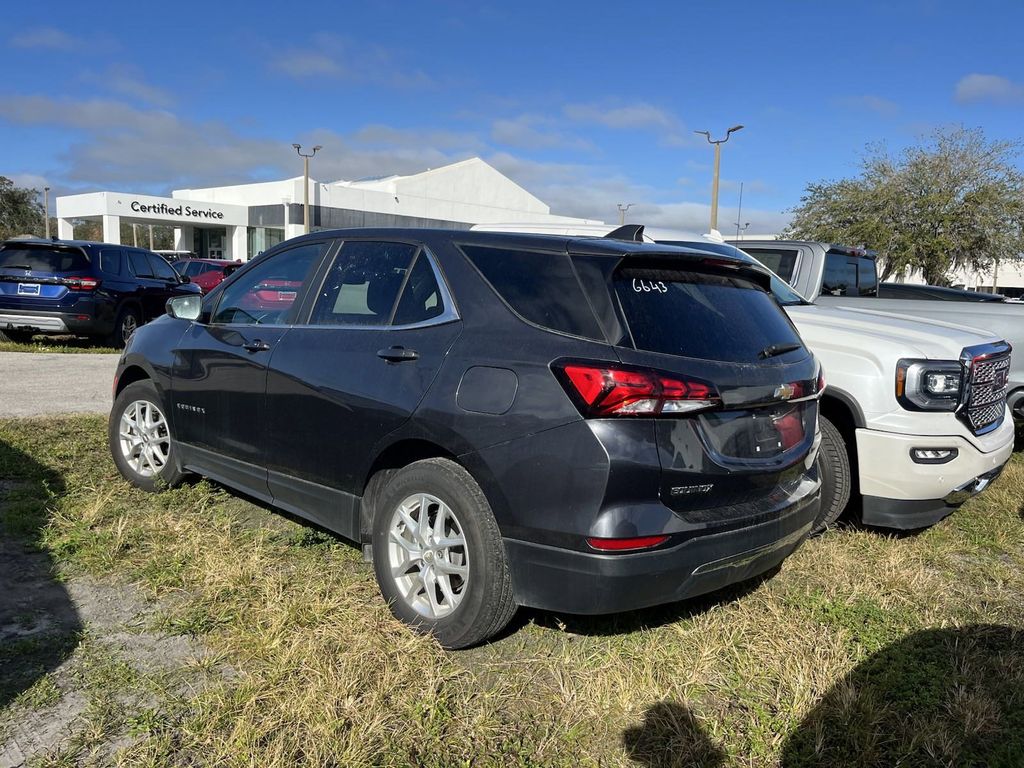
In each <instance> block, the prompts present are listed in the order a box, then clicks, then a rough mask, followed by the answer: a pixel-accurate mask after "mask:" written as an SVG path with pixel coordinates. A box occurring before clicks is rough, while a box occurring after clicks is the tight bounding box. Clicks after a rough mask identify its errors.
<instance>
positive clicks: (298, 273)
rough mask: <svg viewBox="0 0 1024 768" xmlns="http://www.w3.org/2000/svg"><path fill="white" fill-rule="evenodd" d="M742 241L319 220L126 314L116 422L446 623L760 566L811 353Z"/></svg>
mask: <svg viewBox="0 0 1024 768" xmlns="http://www.w3.org/2000/svg"><path fill="white" fill-rule="evenodd" d="M768 286H769V275H768V273H766V272H765V271H764V270H763V269H761V268H760V267H759V266H755V265H752V264H750V263H748V262H744V261H740V260H738V259H733V258H728V257H722V256H719V255H716V254H710V253H706V252H700V251H696V250H692V249H691V250H687V249H682V248H672V247H666V246H651V245H645V244H642V243H632V242H628V243H627V242H621V241H618V240H612V239H602V238H569V237H547V236H531V235H508V234H497V233H480V232H452V231H435V230H386V229H381V230H372V229H369V230H338V231H325V232H317V233H315V234H311V235H307V236H304V237H300V238H297V239H294V240H291V241H288V242H286V243H282V244H281V245H279V246H277V247H275V248H274V249H272V250H271V251H268V252H267V253H265V254H264V255H262V256H261V257H259V258H258V259H256V260H255V261H253V262H250V263H248V264H247V265H245V266H244V267H242V268H241V269H239V270H238V271H237V272H236V273H235V274H233V275H231V276H230V277H229V278H228V279H227V280H225V281H224V282H223V283H222V284H221V285H219V286H218V287H217V288H216V289H215V290H214V291H212V292H211V293H210V294H209V295H208V296H206V297H205V298H204V299H202V300H201V301H200V299H198V298H193V297H189V298H186V299H180V298H179V299H174V300H172V301H171V302H170V306H169V315H168V316H167V317H165V318H161V319H160V320H158V321H157V322H155V323H152V324H150V325H149V326H146V327H145V328H142V329H140V330H139V331H138V332H137V333H136V334H135V336H133V337H132V340H131V342H130V343H129V345H128V348H127V349H126V351H125V354H124V356H123V358H122V360H121V363H120V365H119V366H118V369H117V380H116V383H115V396H116V400H115V403H114V408H113V411H112V413H111V416H110V449H111V452H112V455H113V458H114V461H115V462H116V463H117V466H118V468H119V469H120V470H121V472H122V473H123V474H124V476H125V477H126V478H128V479H129V480H130V481H131V482H133V483H135V484H136V485H138V486H140V487H142V488H147V489H151V490H155V489H157V488H158V487H160V485H161V484H162V483H169V484H174V483H177V482H180V481H181V480H182V479H183V478H184V477H185V476H186V474H188V473H196V474H199V475H204V476H207V477H211V478H214V479H216V480H218V481H220V482H222V483H224V484H226V485H229V486H231V487H233V488H237V489H239V490H241V491H244V492H245V493H248V494H251V495H252V496H255V497H257V498H260V499H263V500H265V501H266V502H269V503H271V504H274V505H276V506H278V507H280V508H282V509H284V510H287V511H289V512H292V513H294V514H297V515H301V516H303V517H305V518H307V519H309V520H312V521H314V522H316V523H318V524H320V525H322V526H325V527H327V528H329V529H330V530H332V531H335V532H337V533H338V534H340V535H342V536H344V537H346V538H348V539H350V540H352V541H353V542H357V543H359V544H361V545H362V546H363V547H364V551H365V552H366V553H367V555H368V556H370V557H372V559H373V563H374V567H375V570H376V576H377V580H378V582H379V584H380V588H381V591H382V593H383V595H384V597H385V599H386V600H387V601H388V603H389V604H390V606H391V609H392V610H393V611H394V613H395V615H396V616H398V617H399V618H401V619H403V620H404V621H406V622H408V623H410V624H412V625H413V626H415V627H417V628H420V629H421V630H424V631H430V632H432V633H434V634H435V635H436V636H437V638H438V639H439V640H440V641H441V643H443V644H444V645H445V646H447V647H452V648H456V647H463V646H467V645H471V644H473V643H476V642H479V641H481V640H483V639H485V638H488V637H490V636H492V635H494V634H495V633H496V632H498V631H499V630H501V628H502V627H504V626H505V624H506V623H507V622H508V621H509V619H510V618H511V616H512V614H513V612H514V611H515V609H516V606H519V605H526V606H533V607H537V608H541V609H548V610H553V611H564V612H569V613H586V614H597V613H610V612H616V611H626V610H631V609H636V608H642V607H644V606H651V605H655V604H658V603H665V602H670V601H675V600H681V599H683V598H687V597H691V596H693V595H699V594H702V593H706V592H708V591H711V590H715V589H718V588H720V587H722V586H725V585H727V584H731V583H733V582H736V581H740V580H743V579H747V578H750V577H753V576H755V575H757V574H760V573H762V572H764V571H766V570H768V569H770V568H772V567H774V566H775V565H777V564H778V563H779V562H781V561H782V560H783V558H785V557H786V556H787V555H788V554H789V553H790V552H792V551H793V550H794V549H795V548H796V547H797V546H798V545H799V544H800V543H801V542H802V541H803V539H804V537H805V536H806V535H807V533H808V531H809V530H810V527H811V523H812V521H813V520H814V519H815V516H816V514H817V511H818V495H819V485H820V484H819V480H818V476H817V472H816V470H815V469H814V458H815V452H816V450H817V445H818V440H819V438H818V426H817V417H818V398H819V396H820V393H821V388H822V386H823V382H822V380H821V376H820V370H819V367H818V364H817V362H816V361H815V359H814V358H813V356H812V355H811V354H810V353H809V352H808V351H807V349H806V348H805V347H804V346H803V344H802V343H801V341H800V339H799V337H798V336H797V333H796V331H795V330H794V328H793V326H792V325H791V324H790V322H789V320H788V319H787V318H786V316H785V315H784V314H783V313H782V311H781V310H779V308H778V307H777V306H776V304H775V302H774V301H773V300H772V298H771V295H770V294H769V293H768Z"/></svg>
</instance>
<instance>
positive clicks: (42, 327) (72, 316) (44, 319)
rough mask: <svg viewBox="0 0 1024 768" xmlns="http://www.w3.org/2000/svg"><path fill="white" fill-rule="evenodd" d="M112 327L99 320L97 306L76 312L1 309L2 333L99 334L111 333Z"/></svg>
mask: <svg viewBox="0 0 1024 768" xmlns="http://www.w3.org/2000/svg"><path fill="white" fill-rule="evenodd" d="M83 318H85V319H83ZM110 325H111V324H110V323H102V322H99V321H98V320H97V318H96V311H95V306H90V307H88V308H87V309H76V310H75V311H74V312H37V311H32V310H25V309H20V310H10V309H0V331H3V330H11V331H31V332H32V333H80V334H99V333H110V332H111V331H112V330H113V327H105V326H110Z"/></svg>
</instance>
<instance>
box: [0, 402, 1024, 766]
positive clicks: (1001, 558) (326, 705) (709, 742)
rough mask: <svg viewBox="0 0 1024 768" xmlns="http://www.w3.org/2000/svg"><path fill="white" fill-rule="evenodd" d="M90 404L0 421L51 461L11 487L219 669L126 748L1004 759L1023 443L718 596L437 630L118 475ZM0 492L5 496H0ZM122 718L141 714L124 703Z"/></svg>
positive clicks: (44, 522) (268, 760)
mask: <svg viewBox="0 0 1024 768" xmlns="http://www.w3.org/2000/svg"><path fill="white" fill-rule="evenodd" d="M103 435H104V429H103V424H102V422H101V421H100V420H99V419H96V418H93V417H78V418H68V419H60V420H49V421H33V422H27V421H22V422H6V423H3V422H0V476H6V475H9V474H17V473H18V472H19V469H18V467H16V466H12V461H10V460H9V461H7V462H6V463H5V459H4V453H3V451H4V446H5V445H6V446H11V447H13V448H17V449H19V450H21V451H24V452H25V453H26V454H27V455H30V456H32V457H33V458H34V459H35V461H37V462H38V463H39V464H40V465H41V466H44V467H47V468H49V471H53V472H56V473H57V474H59V475H60V476H62V477H63V488H64V490H63V491H61V492H60V493H55V494H52V495H51V496H49V497H46V496H45V494H38V496H39V498H36V499H35V500H34V501H33V500H28V499H26V500H23V503H20V504H19V505H16V506H14V507H11V508H10V509H9V511H8V513H7V519H6V520H5V521H4V522H5V524H6V525H7V527H8V528H10V529H12V530H20V531H22V532H23V533H28V535H36V533H35V532H36V531H38V537H39V540H40V543H41V545H42V546H43V547H44V548H45V549H46V550H47V551H49V552H50V553H51V555H52V556H53V557H54V559H55V560H56V561H58V562H60V563H61V564H62V567H63V568H64V569H65V570H66V571H67V572H68V573H71V574H73V573H75V572H88V573H90V574H95V575H101V576H104V577H108V578H114V579H117V580H122V581H130V582H134V583H137V584H139V585H141V586H142V588H143V589H144V590H145V592H146V594H147V595H149V596H150V597H151V598H152V599H153V600H154V601H157V604H158V605H159V606H160V610H161V613H160V620H159V621H160V626H161V627H162V628H163V630H164V631H166V632H168V633H173V634H188V635H194V636H197V637H199V638H201V640H202V641H203V643H204V644H205V645H206V646H207V647H209V648H210V649H212V651H213V654H214V658H216V659H217V660H218V663H219V662H220V661H224V662H226V663H227V664H228V665H230V668H231V669H232V670H234V671H235V673H234V674H232V675H229V676H222V677H219V678H217V679H216V681H215V682H213V683H212V684H210V685H208V686H206V687H205V688H204V689H203V690H202V691H200V692H198V693H195V694H193V693H181V692H167V693H165V694H164V695H163V696H162V697H161V698H160V699H159V701H158V704H157V705H156V706H154V707H152V708H151V710H150V711H149V713H148V714H147V715H146V717H145V718H141V722H142V725H141V726H137V727H136V732H137V736H138V738H137V739H136V740H135V741H134V742H132V743H130V744H129V745H128V746H127V747H126V749H125V750H124V751H122V752H121V753H120V754H119V755H118V757H117V759H118V760H119V761H120V762H121V763H122V764H125V765H153V766H157V765H160V766H162V765H169V764H171V765H228V766H256V765H258V766H294V765H311V766H314V765H315V766H370V765H395V766H404V765H422V766H459V765H466V766H469V765H472V766H487V765H494V766H499V765H500V766H507V765H522V766H534V765H594V766H597V765H602V766H616V765H638V764H639V765H657V766H662V765H664V766H670V765H678V766H691V765H708V766H712V765H714V766H717V765H730V766H775V765H784V766H811V765H822V766H826V765H828V766H834V765H864V766H869V765H871V766H873V765H894V764H897V763H898V764H900V765H904V766H925V765H968V764H976V765H990V766H997V765H1004V766H1012V765H1020V764H1021V763H1022V762H1024V634H1019V633H1018V632H1020V631H1021V630H1024V597H1022V596H1024V568H1022V566H1024V532H1022V529H1024V523H1022V519H1021V515H1022V506H1024V461H1022V457H1021V456H1020V455H1018V456H1016V457H1015V458H1014V460H1013V463H1012V465H1011V466H1010V468H1009V469H1008V470H1007V472H1006V473H1005V474H1004V476H1003V478H1002V479H1001V480H1000V481H999V483H998V484H997V485H996V486H995V487H993V488H992V489H991V490H990V491H989V492H988V493H987V494H985V495H984V496H982V497H980V498H978V499H976V500H974V501H972V502H970V503H969V504H968V505H967V506H966V507H964V508H963V509H962V510H960V511H959V512H957V513H956V514H955V515H954V516H952V517H951V518H950V519H948V520H947V521H945V522H943V523H942V524H940V525H939V526H937V527H935V528H934V529H931V530H929V531H927V532H925V533H922V534H919V535H914V536H889V535H884V534H879V533H876V532H871V531H865V530H857V529H846V530H838V531H833V532H830V533H828V534H827V535H825V536H823V537H821V538H819V539H816V540H813V541H810V542H808V543H807V544H806V545H805V546H804V547H803V548H802V549H801V550H800V551H799V552H798V553H797V554H796V555H794V556H793V557H792V558H790V559H789V560H788V561H787V562H786V563H785V564H784V566H783V568H782V570H781V571H780V572H779V573H777V574H774V575H772V576H771V577H770V578H767V579H765V580H763V581H761V582H760V583H757V584H754V585H744V586H741V587H738V588H736V589H734V590H731V591H730V592H728V593H726V594H724V595H718V596H714V597H711V598H708V599H705V600H701V601H695V602H690V603H687V604H682V605H677V606H669V607H666V608H661V609H656V610H650V611H644V612H641V613H637V614H631V615H625V616H619V617H608V618H604V619H579V618H573V617H569V616H553V615H551V614H542V613H526V614H524V615H522V616H521V617H520V618H519V620H518V622H517V623H516V624H515V625H514V626H513V628H512V630H511V631H510V632H508V633H507V634H506V636H505V637H503V638H502V639H500V640H498V641H497V642H494V643H491V644H489V645H486V646H483V647H480V648H476V649H473V650H471V651H467V652H462V653H454V654H452V653H446V652H444V651H443V650H441V649H440V648H439V647H438V646H437V645H436V644H435V643H434V642H432V641H431V640H430V639H429V638H424V637H419V636H416V635H413V634H412V633H410V632H409V631H407V630H406V629H405V628H404V627H403V626H401V625H400V624H398V623H397V622H396V621H394V620H393V619H392V617H391V615H390V613H389V612H388V611H387V609H386V608H385V607H384V606H383V604H382V602H381V600H380V597H379V595H378V593H377V589H376V586H375V584H374V581H373V574H372V571H371V569H370V567H369V566H366V565H363V564H362V563H361V562H360V558H359V554H358V552H357V551H356V550H354V549H352V548H350V547H347V546H345V545H344V544H341V543H339V542H337V541H335V540H334V539H332V538H330V537H327V536H324V535H322V534H319V533H317V532H315V531H312V530H311V529H309V528H306V527H303V526H301V525H299V524H297V523H294V522H292V521H290V520H287V519H285V518H283V517H281V516H279V515H276V514H274V513H272V512H268V511H266V510H263V509H261V508H259V507H255V506H254V505H251V504H249V503H248V502H245V501H243V500H241V499H238V498H236V497H233V496H231V495H230V494H228V493H226V492H224V491H222V490H218V489H216V488H214V487H212V486H210V485H209V484H207V483H199V484H197V485H193V486H187V487H184V488H181V489H177V490H174V491H168V492H165V493H163V494H160V495H157V496H147V495H145V494H142V493H139V492H136V491H134V490H132V489H130V488H129V487H128V486H127V485H126V484H125V483H124V482H123V481H121V479H120V478H119V477H118V476H117V474H116V471H115V470H114V468H113V466H112V464H111V463H110V461H109V459H108V458H107V457H106V452H105V447H104V445H103ZM10 510H14V511H10ZM136 720H137V721H138V720H140V718H136Z"/></svg>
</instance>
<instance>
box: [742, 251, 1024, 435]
mask: <svg viewBox="0 0 1024 768" xmlns="http://www.w3.org/2000/svg"><path fill="white" fill-rule="evenodd" d="M736 244H737V245H739V246H740V247H741V248H743V250H744V251H746V252H747V253H749V254H750V255H752V256H753V257H754V258H756V259H757V260H758V261H760V262H761V263H762V264H766V265H767V266H768V267H769V268H770V269H772V270H773V271H774V272H776V273H777V274H778V275H779V276H780V277H781V278H782V279H783V280H785V281H786V282H788V283H789V284H790V285H792V286H793V287H794V288H795V289H796V290H797V291H798V292H799V293H800V294H801V295H802V296H803V297H804V298H806V299H810V300H811V301H814V302H815V303H818V304H828V305H832V306H843V307H857V308H861V309H866V310H875V311H881V312H889V313H893V314H898V315H903V316H904V317H911V318H915V319H923V320H938V321H941V322H946V323H952V324H954V325H957V326H963V327H969V328H985V329H987V330H989V331H991V332H992V333H993V334H994V335H995V336H997V337H999V338H1002V339H1005V340H1006V341H1007V342H1008V343H1009V344H1010V345H1011V346H1013V347H1014V348H1016V349H1024V305H1021V304H1016V303H1013V302H1008V301H993V302H989V301H984V302H964V301H945V302H937V301H931V300H928V299H905V298H882V297H880V296H878V295H877V293H878V291H877V286H878V266H877V264H876V261H875V254H874V253H872V252H870V251H865V250H863V249H860V248H848V247H846V246H841V245H833V244H831V243H815V242H806V241H802V240H801V241H798V240H760V241H759V240H743V241H739V242H737V243H736ZM1007 402H1008V403H1009V405H1010V412H1011V413H1012V414H1013V415H1014V418H1016V419H1024V355H1017V356H1016V357H1015V358H1014V359H1013V361H1012V364H1011V367H1010V370H1009V381H1008V385H1007Z"/></svg>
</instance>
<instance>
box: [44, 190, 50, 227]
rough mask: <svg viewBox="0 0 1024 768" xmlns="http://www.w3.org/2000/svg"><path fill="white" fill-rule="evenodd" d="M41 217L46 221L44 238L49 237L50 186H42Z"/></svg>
mask: <svg viewBox="0 0 1024 768" xmlns="http://www.w3.org/2000/svg"><path fill="white" fill-rule="evenodd" d="M43 219H44V220H45V221H46V239H47V240H49V239H50V188H49V187H43Z"/></svg>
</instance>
